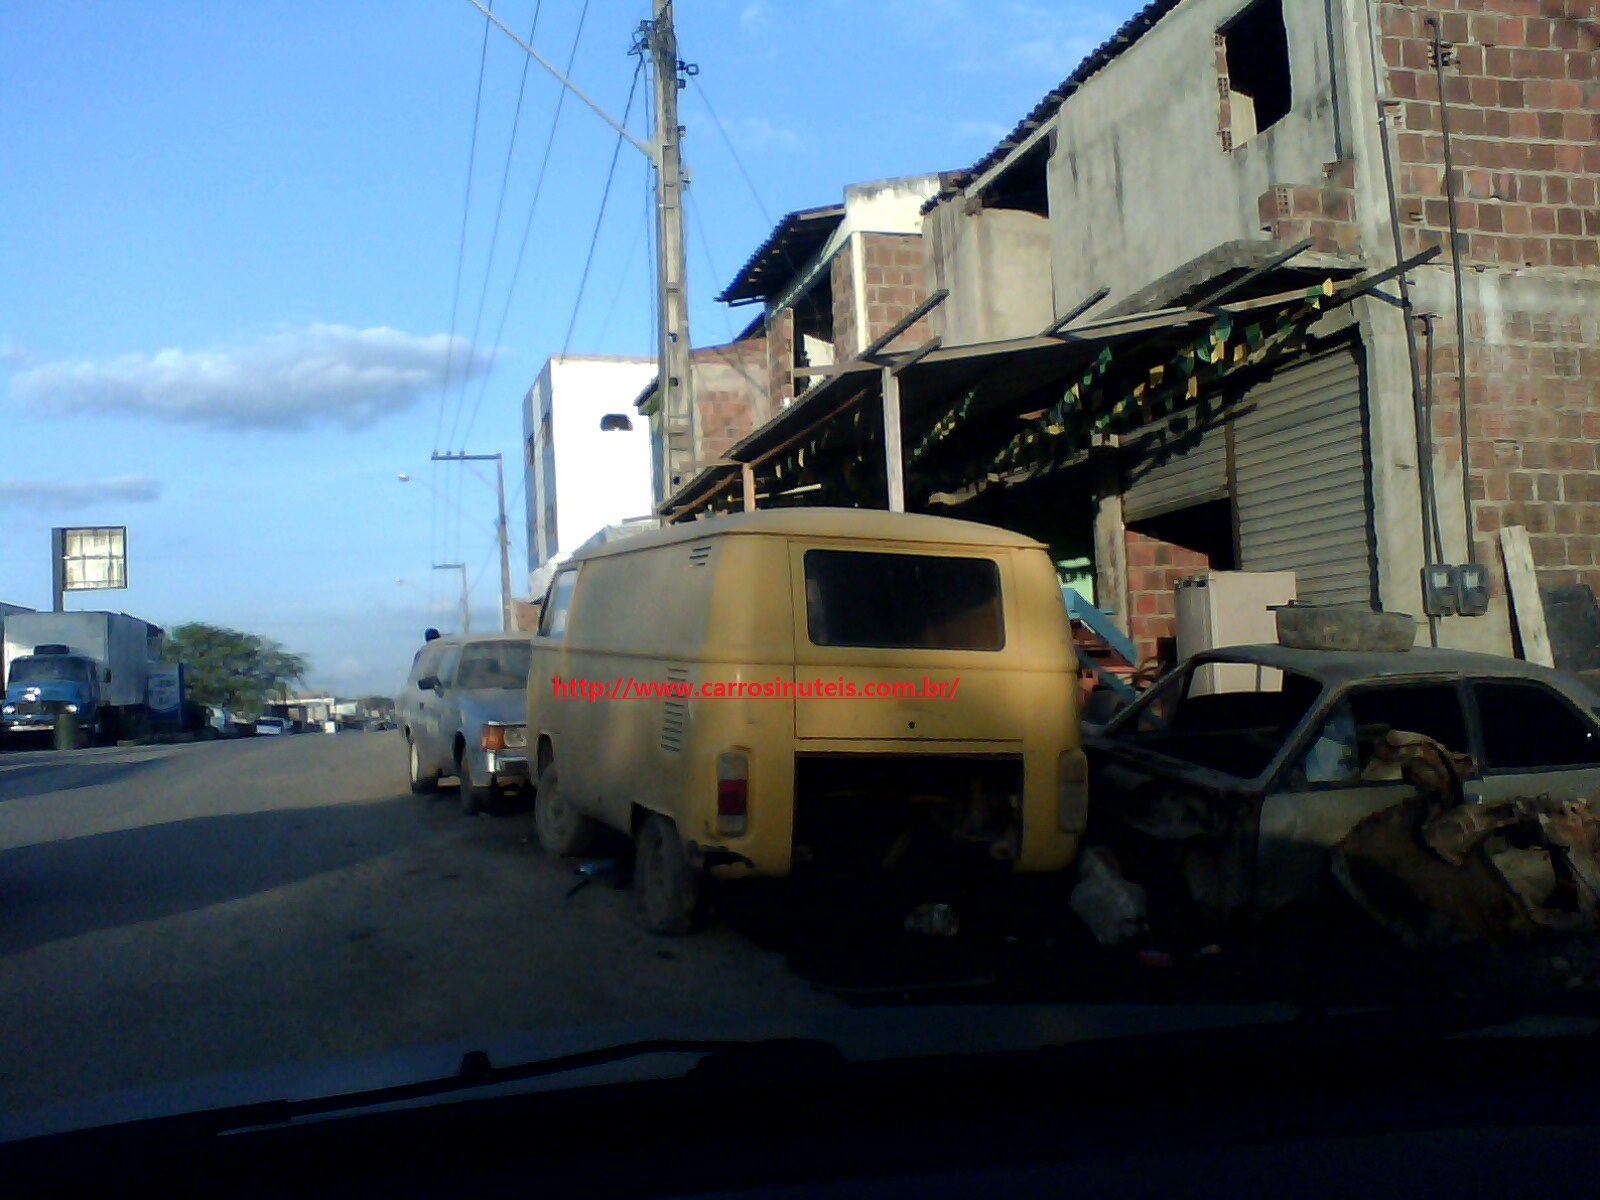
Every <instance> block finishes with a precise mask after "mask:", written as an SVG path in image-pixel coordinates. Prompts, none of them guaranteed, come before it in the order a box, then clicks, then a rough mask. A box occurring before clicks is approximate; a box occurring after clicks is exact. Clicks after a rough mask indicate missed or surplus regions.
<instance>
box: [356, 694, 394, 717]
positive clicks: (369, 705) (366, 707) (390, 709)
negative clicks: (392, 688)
mask: <svg viewBox="0 0 1600 1200" xmlns="http://www.w3.org/2000/svg"><path fill="white" fill-rule="evenodd" d="M357 703H358V704H359V705H360V706H361V711H362V712H369V713H377V714H378V715H379V716H384V717H392V716H394V698H393V697H392V696H363V697H361V699H360V700H358V701H357Z"/></svg>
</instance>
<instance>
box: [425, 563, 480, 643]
mask: <svg viewBox="0 0 1600 1200" xmlns="http://www.w3.org/2000/svg"><path fill="white" fill-rule="evenodd" d="M433 569H434V570H435V571H460V572H461V632H462V633H471V632H472V599H471V597H469V596H468V595H467V564H466V563H459V562H454V563H434V564H433Z"/></svg>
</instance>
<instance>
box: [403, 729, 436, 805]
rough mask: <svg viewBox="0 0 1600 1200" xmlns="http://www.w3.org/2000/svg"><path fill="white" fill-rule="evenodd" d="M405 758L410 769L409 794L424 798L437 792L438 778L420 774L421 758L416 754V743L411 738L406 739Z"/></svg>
mask: <svg viewBox="0 0 1600 1200" xmlns="http://www.w3.org/2000/svg"><path fill="white" fill-rule="evenodd" d="M406 758H407V760H408V765H409V766H410V768H411V794H412V795H414V796H426V795H428V794H429V793H431V792H436V791H438V790H439V777H438V776H437V775H424V774H423V773H422V756H421V755H420V754H418V753H417V743H416V742H415V740H413V739H411V738H407V739H406Z"/></svg>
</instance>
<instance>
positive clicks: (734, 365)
mask: <svg viewBox="0 0 1600 1200" xmlns="http://www.w3.org/2000/svg"><path fill="white" fill-rule="evenodd" d="M693 360H694V395H695V404H696V406H697V407H698V409H699V412H700V452H699V456H698V457H699V461H701V462H702V463H703V462H707V461H709V460H711V459H714V458H718V457H720V456H721V455H722V454H724V453H725V452H726V451H727V449H728V447H729V446H731V445H733V444H734V443H735V442H737V441H739V439H741V438H743V437H744V436H745V435H746V434H748V433H750V431H751V430H753V429H754V428H755V427H756V426H757V425H759V424H761V423H762V422H763V421H765V420H766V418H767V416H768V415H769V407H768V403H767V397H766V386H767V343H766V339H765V338H759V337H756V338H747V339H745V340H744V341H742V342H733V343H731V344H729V345H726V346H707V347H704V348H702V349H699V350H696V351H694V355H693Z"/></svg>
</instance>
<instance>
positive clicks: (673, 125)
mask: <svg viewBox="0 0 1600 1200" xmlns="http://www.w3.org/2000/svg"><path fill="white" fill-rule="evenodd" d="M672 9H673V0H655V19H654V20H652V21H646V22H643V23H642V24H641V25H640V29H639V32H640V35H641V38H642V39H643V41H644V42H645V44H646V45H647V46H648V48H649V51H650V55H651V58H652V60H653V62H654V64H655V139H654V140H655V160H656V167H657V177H656V238H657V240H656V246H657V250H658V255H657V264H656V277H657V287H658V290H659V292H660V303H659V304H658V306H657V307H658V309H659V312H660V320H661V327H660V330H659V334H658V336H659V339H660V340H659V344H658V353H657V363H658V365H657V370H658V372H659V374H658V378H659V380H660V382H659V384H658V385H657V386H658V392H657V403H658V405H659V407H658V411H657V413H656V414H655V415H654V416H653V417H652V419H651V426H652V432H653V433H654V435H655V436H654V437H653V438H652V439H651V441H652V443H653V445H654V449H655V453H656V454H658V455H660V462H661V495H659V496H657V497H656V501H657V503H660V502H661V501H662V500H664V499H666V497H667V496H668V495H671V494H672V493H673V492H674V491H676V490H677V489H678V488H679V487H680V486H682V485H683V484H685V483H687V482H688V481H689V478H690V476H692V475H693V473H694V469H695V466H696V463H695V458H696V455H697V454H698V452H699V447H700V414H699V412H698V411H697V409H696V407H695V403H694V374H693V370H692V367H691V362H690V355H689V347H690V344H691V343H690V341H689V294H688V263H687V256H686V254H685V251H684V230H683V188H684V177H683V145H682V138H683V127H682V126H681V125H679V124H678V92H679V90H680V89H681V88H682V87H683V86H684V82H685V75H686V74H687V73H689V72H692V70H693V68H691V67H688V66H687V65H686V64H684V63H682V62H679V60H678V35H677V32H676V31H675V30H674V29H673V25H672Z"/></svg>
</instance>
